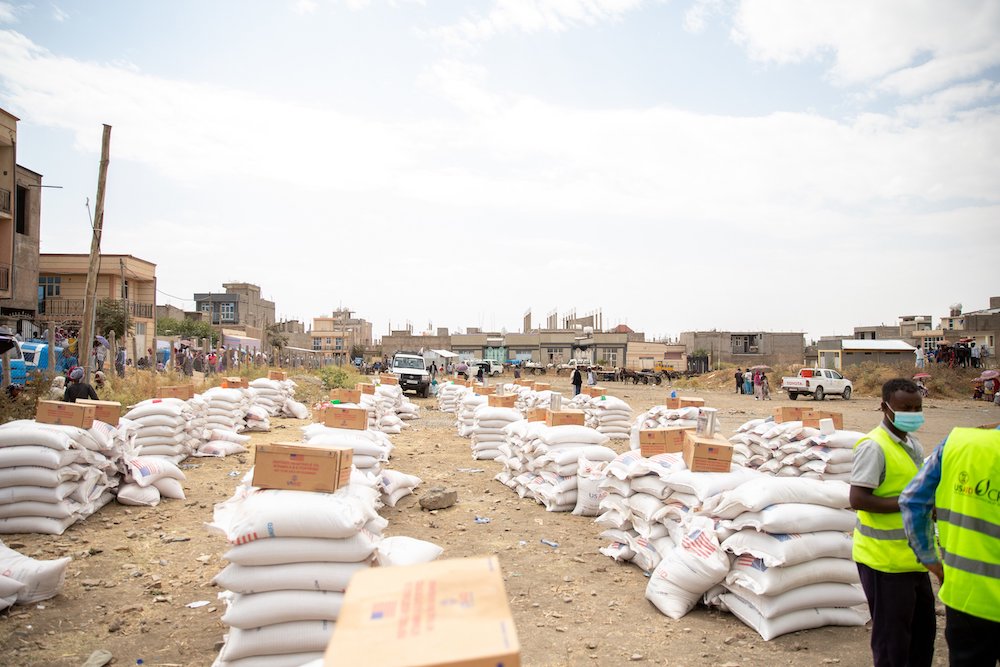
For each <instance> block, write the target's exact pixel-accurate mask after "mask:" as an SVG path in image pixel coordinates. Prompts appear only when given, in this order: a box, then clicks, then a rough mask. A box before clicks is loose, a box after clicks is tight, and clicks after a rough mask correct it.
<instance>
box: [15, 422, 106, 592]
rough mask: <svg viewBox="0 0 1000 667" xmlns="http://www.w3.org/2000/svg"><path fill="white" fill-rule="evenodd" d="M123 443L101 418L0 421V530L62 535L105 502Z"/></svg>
mask: <svg viewBox="0 0 1000 667" xmlns="http://www.w3.org/2000/svg"><path fill="white" fill-rule="evenodd" d="M122 446H123V441H122V440H121V439H119V438H117V437H116V429H115V428H114V427H112V426H110V425H108V424H105V423H103V422H94V425H93V426H92V427H91V428H89V429H82V428H77V427H75V426H57V425H54V424H40V423H38V422H36V421H34V420H18V421H12V422H8V423H6V424H4V425H3V426H0V533H5V534H6V533H44V534H48V535H61V534H62V533H63V531H65V530H66V528H68V527H69V526H71V525H72V524H74V523H76V522H77V521H79V520H81V519H84V518H86V517H88V516H90V515H91V514H93V513H94V512H96V511H97V510H98V509H100V508H101V507H103V506H104V505H106V504H107V503H108V502H109V501H110V500H111V499H112V498H113V497H114V494H113V489H114V488H115V487H117V486H118V483H119V474H118V472H119V468H120V465H121V459H122V456H123V451H122ZM2 571H3V570H2V569H0V572H2Z"/></svg>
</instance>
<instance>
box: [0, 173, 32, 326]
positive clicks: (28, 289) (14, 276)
mask: <svg viewBox="0 0 1000 667" xmlns="http://www.w3.org/2000/svg"><path fill="white" fill-rule="evenodd" d="M15 170H16V177H15V187H14V197H13V216H14V245H13V258H12V262H11V269H10V273H9V281H10V292H9V294H10V296H9V297H0V321H3V323H4V324H6V325H7V326H9V327H11V329H13V330H15V331H17V332H18V333H20V334H21V335H22V336H23V337H25V338H30V337H32V336H35V335H37V334H38V333H39V332H40V329H39V327H38V326H37V324H36V323H35V321H34V318H35V315H36V310H37V308H38V251H39V239H40V237H41V222H42V214H41V208H42V207H41V203H42V202H41V194H42V188H41V185H42V175H41V174H39V173H36V172H34V171H31V170H30V169H27V168H26V167H22V166H21V165H17V166H16V167H15Z"/></svg>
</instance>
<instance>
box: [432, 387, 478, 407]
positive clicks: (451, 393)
mask: <svg viewBox="0 0 1000 667" xmlns="http://www.w3.org/2000/svg"><path fill="white" fill-rule="evenodd" d="M471 392H472V390H471V389H469V388H468V387H466V386H465V385H461V384H455V383H454V382H445V383H444V384H442V385H441V386H440V388H438V396H437V397H438V410H440V411H441V412H447V413H449V414H455V413H457V412H458V408H459V402H460V401H461V400H462V398H463V397H464V396H465V395H466V394H468V393H471Z"/></svg>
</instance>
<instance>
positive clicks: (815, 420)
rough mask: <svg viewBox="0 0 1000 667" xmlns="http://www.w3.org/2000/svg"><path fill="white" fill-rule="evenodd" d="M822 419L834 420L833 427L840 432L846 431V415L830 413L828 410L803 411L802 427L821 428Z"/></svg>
mask: <svg viewBox="0 0 1000 667" xmlns="http://www.w3.org/2000/svg"><path fill="white" fill-rule="evenodd" d="M820 419H832V420H833V427H834V428H835V429H837V430H838V431H843V430H844V415H843V413H840V412H828V411H826V410H808V409H804V410H802V425H803V426H808V427H810V428H819V420H820Z"/></svg>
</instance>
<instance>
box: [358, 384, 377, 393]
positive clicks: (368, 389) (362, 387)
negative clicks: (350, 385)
mask: <svg viewBox="0 0 1000 667" xmlns="http://www.w3.org/2000/svg"><path fill="white" fill-rule="evenodd" d="M354 388H355V389H357V390H358V391H360V392H361V393H362V394H370V395H374V394H375V385H373V384H372V383H371V382H359V383H357V384H356V385H354Z"/></svg>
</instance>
